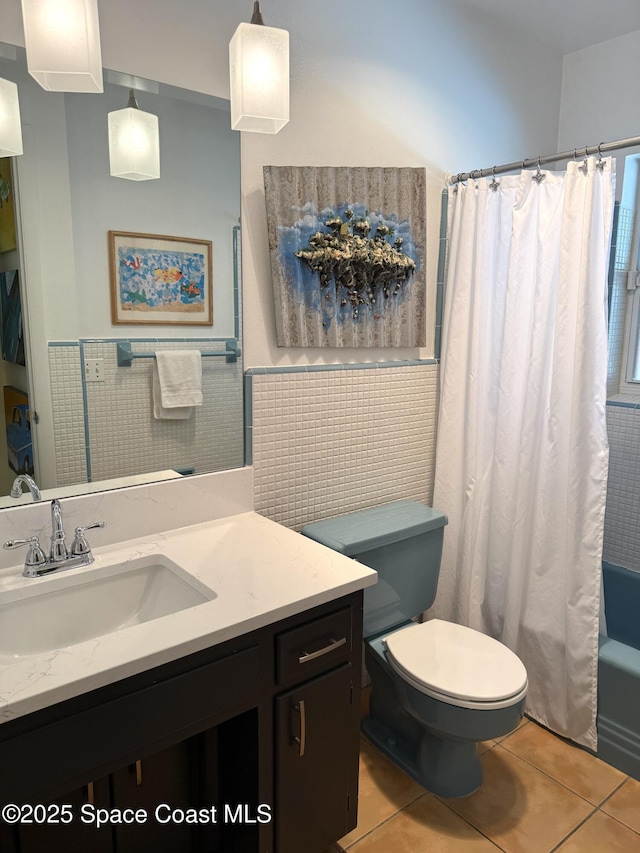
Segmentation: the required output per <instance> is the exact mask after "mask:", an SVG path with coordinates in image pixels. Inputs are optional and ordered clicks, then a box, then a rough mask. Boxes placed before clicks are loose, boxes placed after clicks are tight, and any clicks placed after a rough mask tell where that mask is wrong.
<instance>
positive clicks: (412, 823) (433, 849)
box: [349, 795, 498, 853]
mask: <svg viewBox="0 0 640 853" xmlns="http://www.w3.org/2000/svg"><path fill="white" fill-rule="evenodd" d="M461 849H464V851H465V853H467V851H468V853H497V850H498V848H497V847H495V845H493V844H492V843H491V842H490V841H488V840H487V839H486V838H484V837H483V836H482V835H481V834H480V833H479V832H477V831H476V830H475V829H473V827H471V826H469V824H468V823H465V821H463V820H462V819H461V818H459V817H458V816H457V815H455V814H454V813H453V812H452V811H451V810H450V809H448V808H447V807H446V806H445V805H444V804H443V803H441V802H440V801H439V800H437V799H436V798H435V797H433V796H431V795H427V796H424V797H421V798H420V799H419V800H417V801H416V802H414V803H412V804H411V805H410V806H408V807H407V808H406V809H403V810H402V811H401V812H399V813H398V814H397V815H395V816H394V817H392V818H391V819H390V820H388V821H387V822H386V823H384V824H382V826H380V827H378V828H377V829H375V830H374V831H373V832H371V833H370V834H369V835H367V836H366V837H365V838H363V839H362V840H361V841H358V842H357V843H356V844H354V845H353V847H350V848H349V853H390V851H393V853H423V851H424V853H427V851H428V853H458V851H460V850H461Z"/></svg>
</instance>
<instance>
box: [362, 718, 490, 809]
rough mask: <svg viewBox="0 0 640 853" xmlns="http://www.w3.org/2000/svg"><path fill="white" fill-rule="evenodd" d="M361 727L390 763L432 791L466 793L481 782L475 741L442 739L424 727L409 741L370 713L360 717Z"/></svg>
mask: <svg viewBox="0 0 640 853" xmlns="http://www.w3.org/2000/svg"><path fill="white" fill-rule="evenodd" d="M362 730H363V731H364V733H365V735H366V736H367V738H369V740H370V741H371V742H372V743H373V744H374V745H375V746H376V747H377V748H378V749H379V750H380V751H381V752H382V753H384V754H385V755H386V756H387V757H388V758H390V759H391V760H392V761H393V762H394V764H397V765H398V767H400V768H401V769H402V770H404V772H405V773H406V774H407V775H408V776H411V778H412V779H415V781H416V782H417V783H418V784H419V785H422V787H423V788H426V789H427V790H428V791H431V792H432V793H433V794H437V795H438V796H440V797H467V796H469V794H473V792H474V791H477V790H478V788H479V787H480V785H481V784H482V765H481V764H480V758H479V756H478V749H477V745H476V744H475V743H470V742H460V741H450V740H445V739H443V738H442V737H439V736H438V735H434V734H431V732H429V731H425V730H423V731H422V733H421V737H420V738H419V740H418V741H417V742H410V741H407V740H406V738H399V737H398V734H397V732H394V731H392V730H391V729H389V728H388V727H387V726H385V724H384V723H382V722H381V721H380V720H377V719H375V718H374V717H366V718H365V719H364V720H363V721H362Z"/></svg>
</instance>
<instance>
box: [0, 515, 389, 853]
mask: <svg viewBox="0 0 640 853" xmlns="http://www.w3.org/2000/svg"><path fill="white" fill-rule="evenodd" d="M96 542H97V537H96V538H94V540H93V541H92V544H93V545H94V554H95V556H96V562H95V563H94V564H93V565H92V566H89V567H87V568H82V569H74V570H71V571H70V572H69V573H68V578H72V576H75V578H78V579H79V580H75V579H73V584H72V585H71V586H70V585H69V584H70V582H69V581H67V580H66V579H65V578H64V577H63V574H64V573H61V574H59V575H57V576H56V575H54V574H52V575H48V576H45V577H42V578H38V579H36V580H31V579H26V578H22V577H21V576H20V569H19V567H18V568H12V569H4V570H2V571H1V572H0V618H1V616H2V609H3V607H2V602H6V601H7V600H9V601H10V602H12V603H13V605H14V607H25V608H27V609H25V611H24V613H25V614H27V616H28V608H30V607H31V606H32V604H33V602H31V601H28V602H27V604H26V605H25V599H28V598H29V597H32V596H34V593H33V592H32V590H33V589H34V588H35V587H34V585H40V586H39V590H42V591H43V592H42V593H40V592H38V595H39V596H40V595H45V596H46V595H49V596H53V597H54V598H55V597H56V596H58V597H60V596H63V597H66V596H68V594H69V593H71V594H72V595H74V596H76V597H78V598H77V600H78V601H79V602H80V608H81V610H82V611H83V613H87V614H89V616H88V619H84V617H83V618H79V619H78V620H77V621H78V625H79V627H78V625H74V624H72V623H74V619H73V617H70V618H69V619H67V620H65V621H66V622H67V623H68V624H67V625H65V626H64V630H65V631H72V632H73V631H76V630H79V631H81V632H82V631H85V632H86V631H88V632H89V633H92V632H93V633H95V632H96V631H98V632H102V631H106V633H98V635H97V636H93V637H89V638H87V639H81V640H80V641H77V637H78V636H85V635H81V634H77V635H67V639H68V636H71V637H72V640H73V642H72V644H70V645H68V646H67V647H66V648H62V649H60V650H56V649H44V648H39V647H38V646H43V645H44V646H46V645H51V644H52V643H53V639H52V638H53V636H54V635H55V631H54V633H53V634H52V633H51V631H52V630H53V629H51V628H50V627H47V626H46V625H45V626H44V627H41V626H42V624H43V622H44V621H46V620H43V619H42V618H40V616H39V612H38V610H37V607H38V606H39V605H38V604H37V603H35V604H33V606H34V607H35V609H34V610H33V613H34V614H35V617H33V614H32V617H29V618H34V620H35V621H33V623H32V624H33V625H34V628H33V634H34V636H35V639H34V640H33V643H32V645H31V646H27V651H26V652H25V651H24V648H25V647H24V646H23V645H20V643H18V646H17V648H19V650H20V651H18V652H15V650H14V646H12V640H11V632H10V633H9V634H5V635H2V634H1V632H0V720H1V721H2V722H1V724H0V767H1V768H2V770H1V773H0V803H1V804H3V805H4V804H6V803H15V804H17V805H19V806H22V805H23V804H31V805H34V806H35V804H39V805H38V806H37V807H34V808H33V810H31V809H23V810H22V821H23V822H21V823H20V824H16V825H12V826H9V825H7V823H6V822H0V850H1V851H2V853H32V851H42V850H46V849H50V848H51V846H52V842H53V843H54V844H55V848H56V849H64V850H65V851H70V852H71V853H73V851H76V850H77V851H86V850H88V849H91V850H92V851H96V853H102V851H105V853H107V851H118V853H124V852H127V853H128V851H143V853H144V851H146V850H149V851H163V850H166V851H172V853H181V851H185V853H187V851H198V853H200V852H201V851H211V853H218V851H225V853H227V851H242V853H250V851H260V853H276V851H277V853H301V851H304V853H322V851H323V850H324V849H325V848H326V847H327V846H328V845H329V844H330V843H332V842H333V841H337V840H338V839H339V838H341V837H342V836H343V835H345V834H346V833H347V832H348V831H350V830H351V829H352V828H353V827H354V826H355V825H356V821H357V785H358V752H359V721H360V701H359V697H360V684H361V638H362V595H363V592H362V591H363V589H364V588H365V587H366V586H369V585H371V584H373V583H375V581H376V574H375V572H372V571H371V570H370V569H368V568H367V567H365V566H363V565H361V564H359V563H356V562H354V561H352V560H350V559H348V558H346V557H343V556H342V555H340V554H337V553H335V552H332V551H329V550H328V549H325V548H324V547H323V546H321V545H318V544H317V543H315V542H313V541H311V540H308V539H305V538H304V537H302V536H300V535H299V534H297V533H295V532H293V531H291V530H288V529H286V528H284V527H281V526H280V525H277V524H275V523H274V522H271V521H269V520H268V519H265V518H263V517H261V516H259V515H257V514H256V513H254V512H241V513H239V514H236V515H231V516H226V517H222V518H218V519H215V520H212V521H207V522H202V523H199V524H194V525H190V526H187V527H181V528H178V529H175V530H172V531H169V532H166V533H165V532H163V533H155V534H151V535H146V536H144V537H141V538H139V539H130V540H128V541H125V542H120V543H117V544H115V543H114V544H113V545H110V546H104V547H95V545H96ZM145 567H146V569H149V567H152V569H151V574H153V573H154V572H155V573H157V574H158V576H160V573H161V572H160V569H163V570H166V571H168V572H169V573H170V574H172V575H174V576H175V577H174V578H173V580H171V583H173V582H174V581H175V579H176V578H178V579H179V580H180V581H181V583H185V584H186V585H187V586H190V587H191V588H192V590H193V592H194V595H195V593H197V594H198V595H201V596H202V598H197V595H196V596H195V599H194V601H195V603H190V604H187V605H186V606H184V607H183V608H182V609H179V610H177V611H175V612H165V611H166V609H167V608H169V609H171V606H173V605H171V603H170V602H171V601H172V602H173V603H174V604H175V602H176V601H177V600H178V599H179V595H180V594H181V593H179V591H178V587H175V589H174V588H173V587H167V589H168V592H167V590H164V591H163V590H162V589H161V590H159V591H155V592H154V593H153V594H152V595H151V597H152V598H153V601H151V600H149V601H147V600H145V601H144V602H143V603H142V606H141V607H138V610H139V612H146V613H147V614H151V615H150V616H149V618H147V619H146V621H142V622H138V623H132V624H129V625H128V626H127V627H124V628H116V627H114V626H113V625H109V624H108V622H106V623H105V624H104V625H102V626H97V625H96V618H97V617H96V618H94V617H92V616H91V610H90V608H91V596H90V595H89V594H88V593H87V590H92V589H94V588H99V597H100V600H101V601H103V602H105V606H104V607H103V610H106V611H107V614H108V613H109V609H110V605H109V601H110V597H109V596H110V592H109V589H108V588H107V587H104V586H103V587H100V584H104V582H105V581H104V578H109V579H110V580H109V581H108V583H111V582H113V581H112V576H118V575H124V576H125V577H126V576H127V573H128V570H130V575H131V577H133V576H135V575H136V573H138V574H139V573H140V572H141V571H142V572H143V571H144V570H145ZM91 573H93V576H92V574H91ZM148 573H149V572H148ZM92 577H96V578H98V580H97V581H93V580H92V579H91V578H92ZM138 587H139V588H140V587H142V588H144V589H148V588H149V582H148V578H147V580H146V581H145V583H143V584H138ZM127 594H129V593H123V591H122V589H120V588H119V591H118V594H117V596H115V599H117V600H118V601H120V602H121V601H122V600H123V599H124V598H126V596H127ZM132 594H133V593H132ZM136 594H138V593H136ZM163 597H164V598H163ZM187 598H188V596H187ZM164 599H166V600H164ZM51 600H53V599H51ZM167 602H169V603H167ZM8 606H9V607H11V604H9V605H8ZM136 606H138V605H136ZM154 607H155V608H156V610H155V611H154V610H153V608H154ZM145 608H146V610H145ZM158 608H159V609H158ZM163 608H165V609H164V610H163ZM6 612H7V613H9V610H7V611H6ZM158 614H159V615H158ZM20 618H21V619H22V618H23V617H22V614H21V615H20ZM114 618H122V614H120V615H117V616H116V617H114ZM143 618H145V617H144V616H143ZM87 621H88V622H89V623H90V625H87V624H86V622H87ZM22 624H24V626H25V628H24V630H25V632H27V631H28V629H29V622H28V618H24V620H23V623H22ZM69 625H70V626H71V627H69ZM91 625H93V628H92V627H91ZM12 633H13V634H15V633H16V632H12ZM12 654H17V655H18V656H17V657H13V658H11V655H12ZM25 820H28V821H30V822H25ZM99 823H102V826H101V827H100V828H98V824H99Z"/></svg>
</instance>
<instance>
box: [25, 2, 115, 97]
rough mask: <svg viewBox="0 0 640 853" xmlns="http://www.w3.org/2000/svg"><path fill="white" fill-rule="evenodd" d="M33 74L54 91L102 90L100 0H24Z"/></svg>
mask: <svg viewBox="0 0 640 853" xmlns="http://www.w3.org/2000/svg"><path fill="white" fill-rule="evenodd" d="M22 20H23V23H24V38H25V47H26V49H27V67H28V69H29V74H31V76H32V77H33V78H34V79H35V80H37V82H38V83H39V84H40V85H41V86H42V88H43V89H47V90H48V91H51V92H102V90H103V85H102V56H101V52H100V29H99V25H98V0H22Z"/></svg>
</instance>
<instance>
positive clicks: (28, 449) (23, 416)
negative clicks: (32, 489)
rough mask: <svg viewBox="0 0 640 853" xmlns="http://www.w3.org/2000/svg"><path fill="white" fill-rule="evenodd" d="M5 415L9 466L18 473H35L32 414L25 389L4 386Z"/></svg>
mask: <svg viewBox="0 0 640 853" xmlns="http://www.w3.org/2000/svg"><path fill="white" fill-rule="evenodd" d="M4 416H5V428H6V433H7V454H8V461H9V466H10V468H11V470H12V471H14V472H15V473H16V474H30V475H33V444H32V439H31V415H30V412H29V398H28V396H27V394H26V392H25V391H21V390H20V389H19V388H14V387H13V386H11V385H5V386H4Z"/></svg>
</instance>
